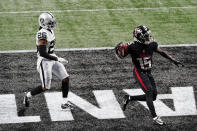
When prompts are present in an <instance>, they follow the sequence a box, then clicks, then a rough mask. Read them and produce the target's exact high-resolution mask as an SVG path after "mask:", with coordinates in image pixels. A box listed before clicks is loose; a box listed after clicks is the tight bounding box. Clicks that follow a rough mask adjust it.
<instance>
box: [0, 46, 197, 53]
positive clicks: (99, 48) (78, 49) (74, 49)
mask: <svg viewBox="0 0 197 131" xmlns="http://www.w3.org/2000/svg"><path fill="white" fill-rule="evenodd" d="M159 47H197V44H175V45H159ZM112 49H114V47H96V48H62V49H56V51H95V50H112ZM28 52H36V50H7V51H0V54H3V53H28Z"/></svg>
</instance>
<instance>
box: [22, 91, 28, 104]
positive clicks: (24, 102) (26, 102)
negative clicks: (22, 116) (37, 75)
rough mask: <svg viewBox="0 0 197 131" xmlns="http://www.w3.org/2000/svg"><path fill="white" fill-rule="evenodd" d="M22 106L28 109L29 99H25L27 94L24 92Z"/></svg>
mask: <svg viewBox="0 0 197 131" xmlns="http://www.w3.org/2000/svg"><path fill="white" fill-rule="evenodd" d="M23 104H24V105H25V107H29V98H28V97H27V93H26V92H25V96H24V98H23Z"/></svg>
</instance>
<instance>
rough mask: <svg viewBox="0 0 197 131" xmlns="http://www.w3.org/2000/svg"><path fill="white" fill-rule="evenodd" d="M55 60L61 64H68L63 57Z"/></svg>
mask: <svg viewBox="0 0 197 131" xmlns="http://www.w3.org/2000/svg"><path fill="white" fill-rule="evenodd" d="M57 61H59V62H61V63H62V64H68V61H67V60H66V59H64V58H61V57H58V58H57Z"/></svg>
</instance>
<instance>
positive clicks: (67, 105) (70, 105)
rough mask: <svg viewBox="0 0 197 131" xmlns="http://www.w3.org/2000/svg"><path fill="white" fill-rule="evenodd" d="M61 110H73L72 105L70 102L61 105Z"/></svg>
mask: <svg viewBox="0 0 197 131" xmlns="http://www.w3.org/2000/svg"><path fill="white" fill-rule="evenodd" d="M61 108H62V109H64V110H72V109H74V105H73V104H72V103H71V102H70V101H68V102H67V103H65V104H62V105H61Z"/></svg>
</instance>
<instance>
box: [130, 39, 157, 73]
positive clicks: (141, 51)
mask: <svg viewBox="0 0 197 131" xmlns="http://www.w3.org/2000/svg"><path fill="white" fill-rule="evenodd" d="M127 45H128V53H129V54H130V55H131V57H132V61H133V64H134V66H135V67H136V68H137V69H139V70H142V71H147V70H151V68H152V55H153V52H154V51H156V50H157V47H158V44H157V42H151V43H150V44H148V45H145V44H141V43H139V42H137V41H134V42H129V43H127Z"/></svg>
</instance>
